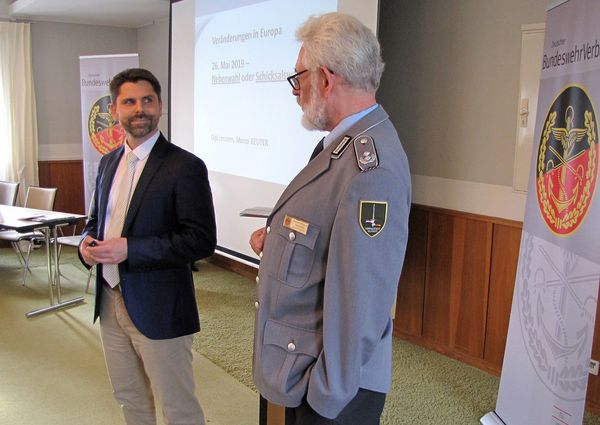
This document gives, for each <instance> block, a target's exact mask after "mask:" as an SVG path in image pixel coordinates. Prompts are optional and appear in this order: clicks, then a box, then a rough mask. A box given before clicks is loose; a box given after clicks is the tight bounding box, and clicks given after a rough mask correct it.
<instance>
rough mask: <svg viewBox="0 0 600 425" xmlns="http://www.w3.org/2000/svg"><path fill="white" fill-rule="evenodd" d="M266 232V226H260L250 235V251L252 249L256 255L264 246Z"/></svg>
mask: <svg viewBox="0 0 600 425" xmlns="http://www.w3.org/2000/svg"><path fill="white" fill-rule="evenodd" d="M266 234H267V228H266V227H262V228H260V229H258V230H255V231H254V232H252V235H251V236H250V248H252V251H254V253H255V254H256V255H260V253H261V252H262V250H263V247H264V246H265V236H266Z"/></svg>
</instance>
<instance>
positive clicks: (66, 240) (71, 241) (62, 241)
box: [56, 192, 95, 293]
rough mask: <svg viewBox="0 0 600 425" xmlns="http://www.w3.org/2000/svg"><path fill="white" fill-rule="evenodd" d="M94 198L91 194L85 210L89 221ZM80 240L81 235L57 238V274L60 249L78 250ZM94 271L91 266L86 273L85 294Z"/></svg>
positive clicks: (93, 193) (93, 194) (58, 271)
mask: <svg viewBox="0 0 600 425" xmlns="http://www.w3.org/2000/svg"><path fill="white" fill-rule="evenodd" d="M94 196H95V192H92V196H91V198H90V205H89V206H88V210H87V220H89V219H90V217H91V214H92V209H93V208H94ZM73 232H75V230H73ZM81 239H82V236H81V235H75V234H73V235H70V236H59V237H57V238H56V243H57V244H58V270H57V271H56V272H57V273H60V254H61V251H62V247H63V246H73V247H75V248H79V243H80V242H81ZM94 269H95V267H94V266H92V267H90V270H89V272H88V278H87V283H86V285H85V292H86V293H87V292H88V290H89V289H90V282H91V280H92V275H93V274H94Z"/></svg>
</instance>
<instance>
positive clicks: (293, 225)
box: [283, 214, 309, 235]
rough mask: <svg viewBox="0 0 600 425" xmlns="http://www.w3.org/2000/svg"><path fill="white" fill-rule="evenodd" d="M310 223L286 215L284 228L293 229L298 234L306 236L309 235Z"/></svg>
mask: <svg viewBox="0 0 600 425" xmlns="http://www.w3.org/2000/svg"><path fill="white" fill-rule="evenodd" d="M308 225H309V224H308V223H307V222H306V221H302V220H300V219H299V218H295V217H290V216H289V215H287V214H286V216H285V218H284V219H283V227H287V228H288V229H292V230H294V231H296V232H298V233H302V234H303V235H306V234H307V233H308Z"/></svg>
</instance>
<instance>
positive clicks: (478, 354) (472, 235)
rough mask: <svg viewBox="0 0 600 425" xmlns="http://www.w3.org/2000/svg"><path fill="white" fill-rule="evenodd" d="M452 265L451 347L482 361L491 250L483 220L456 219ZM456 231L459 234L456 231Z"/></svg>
mask: <svg viewBox="0 0 600 425" xmlns="http://www.w3.org/2000/svg"><path fill="white" fill-rule="evenodd" d="M455 221H456V222H459V223H460V226H458V225H455V236H454V240H455V244H454V245H455V253H460V255H455V262H456V263H459V265H456V266H454V267H453V268H454V270H455V272H454V273H453V282H452V288H453V293H454V295H453V296H452V298H451V306H450V311H451V320H452V323H453V327H452V331H453V333H452V337H451V344H452V345H451V347H452V348H454V349H456V350H459V351H462V352H463V353H465V354H468V355H470V356H473V357H475V358H478V359H481V358H483V351H484V343H485V331H486V326H485V325H486V315H487V299H488V287H489V273H490V252H491V250H492V231H493V227H492V224H491V223H489V222H486V221H483V220H478V219H469V218H456V219H455ZM458 230H460V233H458V232H457V231H458ZM458 244H460V246H457V245H458Z"/></svg>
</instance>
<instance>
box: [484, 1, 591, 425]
mask: <svg viewBox="0 0 600 425" xmlns="http://www.w3.org/2000/svg"><path fill="white" fill-rule="evenodd" d="M599 19H600V1H598V0H570V1H566V2H564V1H563V2H553V3H552V5H551V6H550V7H549V9H548V11H547V14H546V34H545V39H544V54H543V60H542V64H541V75H540V90H539V99H538V109H537V111H538V113H537V117H536V123H535V132H534V143H533V145H534V146H533V152H532V159H531V172H530V178H529V186H528V194H527V202H526V207H525V218H524V222H523V233H522V237H521V247H520V252H519V263H518V267H517V276H516V279H515V289H514V294H513V301H512V310H511V315H510V324H509V329H508V338H507V342H506V350H505V353H504V364H503V366H502V375H501V378H500V389H499V393H498V400H497V403H496V410H495V412H492V413H489V414H487V415H486V416H484V417H483V418H482V419H481V423H482V424H506V425H537V424H540V425H541V424H552V425H555V424H558V425H575V424H581V423H582V422H583V413H584V406H585V398H586V389H587V383H588V374H589V366H590V356H591V351H592V339H593V336H594V323H595V320H596V303H597V299H598V281H599V279H600V203H599V202H598V201H599V197H598V196H597V195H596V191H597V186H598V184H597V180H598V166H599V163H598V113H599V111H598V109H597V105H598V101H599V100H600V25H598V21H599Z"/></svg>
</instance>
